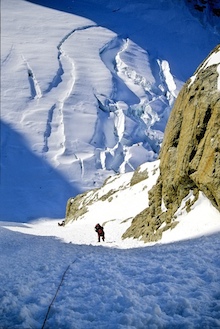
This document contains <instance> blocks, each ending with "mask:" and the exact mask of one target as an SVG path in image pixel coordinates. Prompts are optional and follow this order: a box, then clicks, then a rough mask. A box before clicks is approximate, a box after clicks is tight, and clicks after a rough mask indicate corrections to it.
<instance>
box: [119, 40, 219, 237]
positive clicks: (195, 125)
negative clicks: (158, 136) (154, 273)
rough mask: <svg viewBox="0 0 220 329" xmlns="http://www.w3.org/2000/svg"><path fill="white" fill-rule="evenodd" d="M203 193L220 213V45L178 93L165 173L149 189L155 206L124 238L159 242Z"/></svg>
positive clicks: (166, 148)
mask: <svg viewBox="0 0 220 329" xmlns="http://www.w3.org/2000/svg"><path fill="white" fill-rule="evenodd" d="M199 191H202V192H203V193H204V194H205V195H206V196H207V197H208V198H209V199H210V201H211V202H212V204H213V205H214V206H215V207H216V208H217V209H218V210H219V211H220V45H218V46H217V47H216V48H215V49H214V50H213V52H212V53H211V54H210V55H209V56H208V57H207V58H206V59H205V60H204V62H203V63H202V64H201V65H200V67H199V68H198V69H197V71H196V72H195V74H194V76H193V77H192V78H191V79H189V80H188V81H187V82H186V84H185V85H184V87H183V88H182V90H181V92H180V93H179V95H178V98H177V100H176V103H175V105H174V108H173V110H172V112H171V115H170V118H169V122H168V124H167V127H166V131H165V136H164V141H163V145H162V148H161V152H160V175H159V178H158V180H157V183H156V185H155V186H154V187H153V188H152V189H151V191H150V192H149V207H148V208H146V209H145V210H143V211H142V212H141V213H140V214H138V215H137V216H136V217H135V218H134V220H133V222H132V225H131V226H130V227H129V229H128V230H127V231H126V232H125V233H124V235H123V237H124V238H126V237H135V238H140V237H141V238H142V239H143V240H144V241H146V242H148V241H156V240H158V239H159V238H160V237H161V234H162V232H163V231H164V230H166V229H168V228H172V227H173V226H175V225H176V224H177V223H178V222H177V221H176V220H175V213H176V211H177V210H178V208H179V207H180V205H181V203H182V202H184V198H185V197H186V196H187V195H189V194H190V193H191V194H192V197H191V198H190V201H188V202H187V203H186V204H185V208H186V210H187V211H190V208H191V206H192V205H193V203H194V202H195V201H196V200H197V198H198V193H199Z"/></svg>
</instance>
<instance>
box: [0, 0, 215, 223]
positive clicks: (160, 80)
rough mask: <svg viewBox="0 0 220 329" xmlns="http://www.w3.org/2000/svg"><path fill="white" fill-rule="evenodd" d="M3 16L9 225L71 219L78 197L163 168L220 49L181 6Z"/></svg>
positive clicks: (53, 6) (59, 7) (27, 10)
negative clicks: (186, 92)
mask: <svg viewBox="0 0 220 329" xmlns="http://www.w3.org/2000/svg"><path fill="white" fill-rule="evenodd" d="M1 6H2V29H1V37H2V49H1V76H2V87H1V88H2V93H1V102H2V109H1V120H2V121H1V122H2V126H1V131H2V137H1V144H2V146H1V150H2V157H1V164H2V168H1V173H2V174H1V186H0V193H1V200H2V203H3V204H4V207H1V210H0V216H1V218H2V219H3V220H10V221H15V220H16V221H24V220H25V221H29V220H32V219H36V218H39V217H51V218H60V217H62V216H64V209H65V204H66V200H67V199H68V198H69V197H70V196H74V195H76V194H78V193H79V192H82V191H85V190H87V189H90V188H93V187H97V186H100V185H101V184H102V183H103V181H104V180H105V178H106V177H108V176H109V175H112V174H113V173H115V172H119V173H123V172H129V171H133V169H135V168H136V167H137V166H138V165H140V164H141V163H144V162H146V161H152V160H156V159H157V156H158V152H159V149H160V144H161V142H162V139H163V132H164V128H165V125H166V122H167V118H168V116H169V113H170V110H171V108H172V105H173V102H174V101H175V98H176V96H177V94H178V92H179V90H180V88H181V86H182V84H183V82H184V81H185V80H186V79H187V78H189V76H190V75H192V74H193V72H194V70H195V69H196V67H197V66H198V65H199V63H200V62H201V61H202V60H203V59H204V58H205V57H206V55H207V54H208V53H209V52H210V50H211V49H212V48H213V47H214V46H215V45H216V44H217V43H218V41H219V40H218V36H217V35H215V34H214V33H213V32H212V31H211V30H210V29H205V28H204V27H203V26H202V25H201V24H200V22H199V21H198V20H197V19H196V18H194V17H192V16H191V14H190V12H189V11H188V9H187V8H186V7H185V5H184V3H182V4H179V3H178V4H175V3H173V1H171V0H170V1H168V2H166V3H165V2H164V1H162V0H161V1H156V2H155V1H153V0H152V1H148V2H147V3H143V2H135V5H134V3H133V2H132V1H126V2H125V1H123V0H122V1H117V2H116V1H111V3H107V4H103V2H100V1H98V2H96V1H74V2H70V1H67V0H66V1H63V2H62V4H60V3H59V2H58V1H50V0H48V1H46V2H45V1H41V0H33V1H24V0H16V1H15V0H9V1H6V0H3V1H2V4H1ZM15 195H16V198H15V197H14V196H15ZM12 198H13V207H11V202H12ZM15 209H16V211H15Z"/></svg>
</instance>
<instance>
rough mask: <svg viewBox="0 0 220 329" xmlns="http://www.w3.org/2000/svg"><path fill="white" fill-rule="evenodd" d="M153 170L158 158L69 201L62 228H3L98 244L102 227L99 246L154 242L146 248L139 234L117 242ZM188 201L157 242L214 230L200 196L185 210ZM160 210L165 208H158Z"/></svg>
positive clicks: (216, 225)
mask: <svg viewBox="0 0 220 329" xmlns="http://www.w3.org/2000/svg"><path fill="white" fill-rule="evenodd" d="M158 166H159V160H158V161H154V162H151V163H145V164H143V165H141V166H140V167H139V168H138V170H136V172H134V173H133V172H130V173H125V174H118V175H114V176H112V177H109V178H108V179H107V180H106V182H105V184H104V185H103V186H102V187H101V188H98V189H94V190H91V191H88V192H86V193H84V194H82V195H79V196H77V197H76V198H75V199H70V200H69V204H71V208H69V206H67V214H66V221H65V226H64V227H60V226H58V225H57V224H58V221H57V220H51V219H47V218H44V219H41V220H37V221H33V222H32V223H30V224H25V225H19V226H17V225H16V224H11V225H10V226H8V225H7V224H6V223H5V224H4V227H5V228H7V229H10V230H12V231H15V232H20V233H23V234H31V235H40V236H55V237H57V238H59V239H61V240H62V241H64V242H66V243H74V244H80V245H81V244H84V245H98V244H99V243H98V242H97V234H96V233H95V231H94V227H95V225H96V224H97V223H100V224H101V225H103V227H104V230H105V236H106V239H105V242H102V245H104V246H106V247H117V248H123V249H127V248H136V247H144V246H150V245H152V244H155V242H153V243H148V244H146V243H144V241H143V240H142V237H141V236H137V238H136V239H133V238H127V239H124V240H123V238H122V236H123V233H125V231H126V230H127V229H128V228H129V227H130V225H131V222H132V220H133V218H134V217H135V216H136V215H137V214H139V213H140V212H141V211H142V210H144V209H145V208H146V207H147V206H148V202H149V199H148V198H149V196H148V192H149V190H150V189H151V188H152V186H153V185H154V184H155V183H156V181H157V178H158V176H159V168H158ZM194 198H195V196H194V195H193V193H192V192H191V193H189V195H188V196H187V197H186V198H184V200H183V201H182V203H181V205H180V207H179V209H178V210H177V211H176V214H175V215H176V222H175V223H176V224H177V223H178V225H176V226H175V227H174V226H170V229H168V228H167V230H166V231H165V232H163V234H162V239H160V241H159V243H170V242H174V241H180V240H185V239H192V238H198V237H201V236H203V235H210V234H213V233H218V232H220V214H219V212H218V210H216V209H215V208H214V207H213V206H212V204H211V202H210V201H209V200H208V199H207V198H206V197H205V195H204V194H203V193H200V195H199V198H198V200H197V201H196V202H195V203H194V205H193V206H192V207H191V211H190V212H188V211H187V205H188V204H189V201H191V202H192V201H193V199H194ZM162 207H164V208H165V206H164V205H162ZM162 210H163V211H165V209H162ZM61 220H62V219H60V221H61ZM163 226H165V224H164V225H163ZM163 226H161V230H162V229H163Z"/></svg>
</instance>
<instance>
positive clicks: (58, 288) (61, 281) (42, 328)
mask: <svg viewBox="0 0 220 329" xmlns="http://www.w3.org/2000/svg"><path fill="white" fill-rule="evenodd" d="M75 262H76V259H75V260H74V261H73V262H72V263H70V264H69V265H68V266H67V268H66V269H65V271H64V272H63V276H62V278H61V280H60V283H59V286H58V287H57V290H56V292H55V295H54V297H53V299H52V301H51V303H50V305H49V306H48V310H47V314H46V316H45V319H44V323H43V325H42V327H41V329H44V326H45V324H46V321H47V318H48V315H49V313H50V309H51V306H52V305H53V303H54V301H55V299H56V297H57V294H58V292H59V290H60V287H61V285H62V283H63V280H64V278H65V275H66V273H67V271H68V270H69V268H70V266H71V265H72V264H73V263H75Z"/></svg>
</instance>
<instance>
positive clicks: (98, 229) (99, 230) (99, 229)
mask: <svg viewBox="0 0 220 329" xmlns="http://www.w3.org/2000/svg"><path fill="white" fill-rule="evenodd" d="M95 231H96V232H97V233H98V242H100V238H101V237H102V240H103V241H105V232H104V229H103V227H102V226H101V225H100V224H96V226H95Z"/></svg>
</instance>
